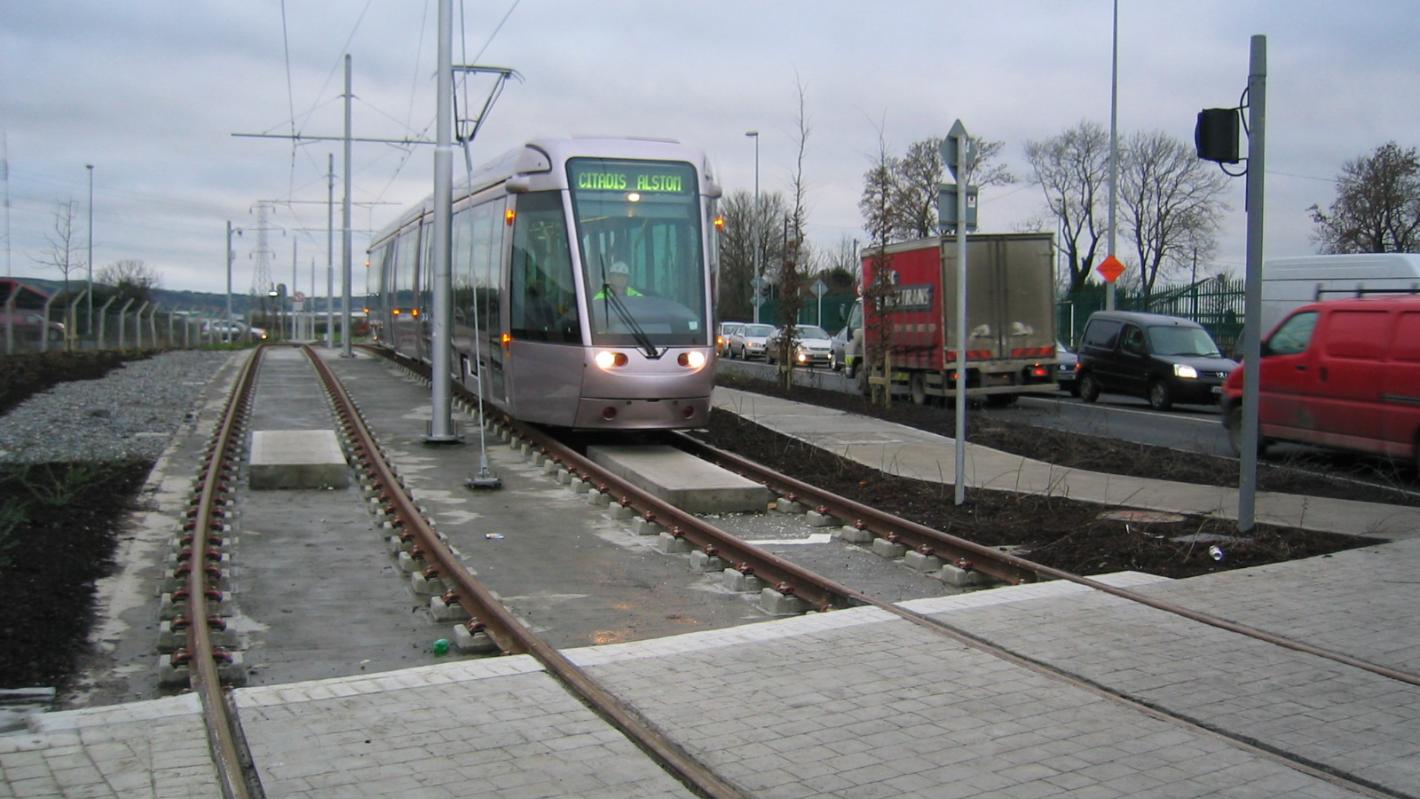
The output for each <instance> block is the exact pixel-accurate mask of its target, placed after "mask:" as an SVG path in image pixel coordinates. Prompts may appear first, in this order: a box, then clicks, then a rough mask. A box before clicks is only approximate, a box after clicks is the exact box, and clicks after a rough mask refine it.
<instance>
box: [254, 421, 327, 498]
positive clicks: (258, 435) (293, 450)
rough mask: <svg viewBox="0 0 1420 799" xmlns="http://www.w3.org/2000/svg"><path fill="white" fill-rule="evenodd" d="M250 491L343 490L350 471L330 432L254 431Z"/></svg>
mask: <svg viewBox="0 0 1420 799" xmlns="http://www.w3.org/2000/svg"><path fill="white" fill-rule="evenodd" d="M250 463H251V472H250V480H251V487H252V488H253V489H254V490H267V489H297V488H345V487H347V486H349V485H350V469H349V467H348V465H347V464H346V462H345V453H344V452H342V451H341V449H340V442H339V440H337V439H336V437H335V431H334V430H257V431H255V432H253V433H252V443H251V458H250Z"/></svg>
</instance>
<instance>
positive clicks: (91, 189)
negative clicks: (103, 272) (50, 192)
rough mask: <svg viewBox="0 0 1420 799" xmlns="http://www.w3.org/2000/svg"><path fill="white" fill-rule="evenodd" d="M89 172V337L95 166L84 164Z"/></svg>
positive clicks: (92, 303)
mask: <svg viewBox="0 0 1420 799" xmlns="http://www.w3.org/2000/svg"><path fill="white" fill-rule="evenodd" d="M84 168H85V169H87V170H89V300H88V303H89V335H91V336H92V335H93V334H94V165H93V164H84Z"/></svg>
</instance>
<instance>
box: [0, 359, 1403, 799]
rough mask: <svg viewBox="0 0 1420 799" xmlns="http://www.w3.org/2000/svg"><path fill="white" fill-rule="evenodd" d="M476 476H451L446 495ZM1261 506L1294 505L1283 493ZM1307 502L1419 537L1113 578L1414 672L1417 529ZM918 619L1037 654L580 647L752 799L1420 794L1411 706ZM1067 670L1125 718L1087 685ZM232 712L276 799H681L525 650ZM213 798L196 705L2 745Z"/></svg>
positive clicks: (1202, 637)
mask: <svg viewBox="0 0 1420 799" xmlns="http://www.w3.org/2000/svg"><path fill="white" fill-rule="evenodd" d="M352 390H353V391H355V393H356V395H357V399H361V398H362V397H361V395H362V393H368V392H376V393H380V394H382V395H383V394H385V393H386V392H393V391H403V392H410V391H416V390H417V389H415V388H413V387H411V386H410V385H409V384H406V383H402V382H399V381H390V382H388V383H381V382H378V381H365V382H363V383H356V384H354V385H352ZM717 399H718V400H719V401H720V402H727V403H731V404H732V405H734V406H735V407H737V408H739V409H741V410H742V411H743V412H745V413H746V415H750V416H752V417H754V418H756V419H757V420H759V421H761V422H762V423H766V424H770V425H771V426H774V427H775V428H776V429H780V430H783V431H785V432H790V433H792V434H794V435H797V436H799V437H801V438H805V439H806V440H814V441H816V442H823V445H825V446H829V447H831V448H832V449H834V450H835V451H838V452H843V451H849V452H852V453H856V454H855V457H857V458H858V459H859V460H864V462H867V463H870V464H871V465H879V466H883V467H884V468H887V469H888V470H889V471H894V472H897V473H902V474H914V475H918V476H924V475H925V476H930V478H931V479H936V478H937V476H938V474H939V472H938V469H939V468H941V469H945V470H948V471H945V472H942V473H945V474H949V470H950V465H951V457H950V448H949V446H948V444H949V443H950V442H946V440H945V439H939V438H936V437H925V436H924V435H923V434H920V433H917V432H916V431H910V430H907V429H906V428H900V427H896V426H891V425H883V424H881V423H877V422H872V421H871V420H863V419H860V418H856V417H851V416H845V415H842V414H834V413H833V412H828V411H823V410H821V409H806V408H803V407H794V406H793V405H791V404H787V403H780V402H779V401H777V400H767V399H765V398H762V397H752V396H749V395H740V394H735V393H733V392H728V391H726V392H724V395H723V396H721V395H720V392H717ZM944 442H945V443H944ZM888 453H893V454H892V455H889V454H888ZM496 455H497V453H495V457H496ZM874 458H876V459H877V460H878V462H876V463H874V461H873V459H874ZM884 460H889V461H890V462H883V461H884ZM971 465H972V469H973V472H972V473H973V474H975V475H982V476H983V477H981V478H980V479H979V480H978V481H976V482H975V483H974V484H977V485H988V484H993V485H994V484H999V483H1001V482H1005V481H1009V482H1011V483H1012V484H1014V483H1016V481H1020V483H1021V484H1022V485H1035V486H1040V487H1041V488H1042V489H1044V490H1055V491H1057V493H1069V495H1070V496H1072V497H1076V498H1085V497H1086V496H1090V492H1092V491H1099V492H1101V494H1100V496H1101V501H1111V502H1113V501H1123V500H1122V499H1121V498H1123V497H1128V498H1130V500H1131V504H1146V501H1147V504H1148V505H1149V506H1151V507H1153V506H1162V507H1165V508H1171V509H1178V510H1191V511H1197V510H1199V508H1198V507H1197V506H1194V507H1176V506H1177V504H1184V505H1186V504H1187V500H1188V499H1189V498H1190V497H1192V496H1194V495H1193V494H1191V493H1190V489H1188V488H1185V487H1174V486H1172V485H1171V484H1166V483H1159V482H1158V481H1149V480H1137V479H1135V478H1121V477H1113V478H1109V479H1102V478H1101V477H1100V476H1098V475H1089V474H1085V473H1076V472H1070V471H1066V470H1059V469H1053V467H1049V466H1047V465H1045V464H1034V463H1031V462H1029V461H1024V460H1023V459H1019V458H1012V457H1011V456H1002V455H1000V454H999V453H992V452H990V451H989V450H983V449H980V448H973V451H972V454H971ZM1042 470H1043V471H1042ZM465 471H466V470H450V475H449V479H450V481H454V482H456V481H459V480H462V478H463V477H464V476H465ZM454 482H451V485H450V488H449V490H450V491H457V490H458V487H457V486H456V485H455V484H454ZM554 490H565V489H555V488H553V487H551V486H549V488H548V491H549V492H551V491H554ZM1209 491H1215V490H1212V489H1210V490H1209ZM1111 498H1112V499H1111ZM1267 499H1268V500H1269V501H1270V502H1271V503H1273V504H1275V506H1276V510H1275V511H1274V512H1279V513H1280V512H1282V511H1283V510H1285V506H1286V504H1287V499H1286V498H1273V497H1268V498H1267ZM1291 501H1292V502H1293V503H1294V504H1297V501H1296V500H1295V498H1293V499H1292V500H1291ZM1311 504H1312V508H1311V510H1310V512H1308V513H1307V514H1306V515H1307V517H1308V519H1307V521H1308V522H1309V523H1308V524H1307V526H1315V524H1316V523H1317V520H1331V521H1330V522H1329V523H1331V524H1334V527H1331V528H1328V529H1336V530H1337V531H1339V532H1367V531H1372V532H1373V531H1374V529H1379V528H1380V527H1384V528H1385V529H1386V530H1387V531H1388V535H1392V536H1393V537H1396V538H1404V539H1406V540H1399V541H1396V542H1394V543H1386V544H1378V545H1376V546H1372V547H1367V548H1364V549H1358V550H1350V551H1346V552H1340V553H1336V554H1335V555H1331V556H1327V557H1324V558H1315V559H1310V560H1306V561H1300V562H1294V563H1282V564H1275V565H1272V566H1268V567H1264V568H1260V569H1246V570H1239V571H1231V572H1226V573H1221V574H1216V575H1211V576H1209V577H1206V578H1195V579H1191V580H1181V581H1171V580H1165V579H1161V578H1157V577H1152V576H1149V575H1142V574H1134V573H1127V574H1118V575H1109V576H1105V577H1102V578H1101V579H1104V580H1106V581H1108V582H1111V583H1113V584H1116V585H1125V586H1129V587H1132V588H1134V589H1135V590H1139V591H1145V592H1149V593H1153V594H1158V595H1162V596H1166V597H1168V598H1170V599H1173V600H1176V601H1179V602H1183V603H1185V604H1188V605H1190V606H1192V607H1195V608H1199V609H1204V610H1210V611H1213V612H1216V613H1219V614H1222V615H1225V616H1228V617H1229V618H1233V619H1235V620H1238V621H1241V622H1244V623H1248V624H1253V625H1256V626H1260V627H1263V628H1266V629H1268V630H1270V631H1272V632H1276V633H1281V634H1291V635H1295V636H1299V637H1307V638H1308V639H1310V640H1313V641H1314V642H1316V643H1319V644H1321V645H1323V646H1329V647H1333V648H1337V649H1344V650H1346V651H1347V652H1348V653H1349V654H1352V655H1355V656H1357V657H1360V658H1363V659H1369V660H1373V661H1376V662H1379V663H1384V664H1386V665H1389V666H1392V667H1394V668H1397V669H1405V670H1409V671H1411V672H1415V671H1420V621H1417V618H1420V614H1416V613H1414V612H1413V608H1414V604H1415V603H1414V596H1415V590H1414V589H1415V582H1414V576H1413V575H1414V574H1415V573H1416V568H1415V567H1416V564H1417V562H1420V539H1416V538H1413V537H1412V536H1413V533H1414V524H1413V520H1414V519H1415V515H1414V513H1413V512H1412V511H1410V510H1408V509H1394V508H1385V507H1378V506H1372V505H1365V504H1362V503H1337V502H1335V501H1330V500H1326V501H1323V500H1312V501H1311ZM1294 510H1295V509H1294ZM1402 520H1411V522H1410V527H1409V528H1406V527H1405V526H1404V524H1403V523H1402ZM1392 530H1393V532H1391V531H1392ZM625 535H632V534H631V533H630V532H629V531H627V532H625ZM664 557H666V558H673V557H679V556H669V555H667V556H664ZM907 604H908V605H909V606H910V607H912V608H914V609H916V610H919V611H922V612H925V613H928V614H931V615H932V616H933V617H934V618H937V619H939V620H941V621H943V622H944V623H946V624H947V625H949V626H951V627H953V628H956V629H959V630H962V631H965V632H968V633H970V635H972V636H975V637H977V638H979V639H984V640H986V641H989V642H990V643H991V644H992V645H994V646H996V647H999V648H1001V649H1003V650H1006V651H1008V652H1010V651H1015V652H1018V653H1019V654H1020V655H1022V656H1027V657H1028V658H1029V659H1030V662H1025V661H1022V660H1013V659H1010V658H1005V659H1003V658H1001V657H998V656H996V655H993V654H990V653H988V652H987V651H984V650H983V649H982V648H980V647H977V646H971V645H968V644H966V643H963V642H962V641H959V640H954V639H951V638H947V637H943V636H941V635H938V634H936V633H934V632H932V631H930V630H927V629H924V628H922V627H920V626H917V625H914V624H911V623H909V622H906V621H903V620H901V619H898V618H896V617H894V616H890V615H888V614H886V613H884V612H882V611H879V610H876V609H873V608H855V609H851V610H844V611H835V612H833V613H826V614H810V615H806V616H801V617H795V618H789V619H784V620H780V621H774V622H767V623H760V624H752V625H744V626H738V627H733V628H729V629H720V630H714V631H706V632H697V633H690V634H685V635H678V636H669V637H662V638H657V639H654V640H648V641H641V642H636V643H626V644H616V645H608V646H600V647H587V648H581V649H575V650H572V651H571V652H570V653H569V655H570V657H572V659H573V660H574V661H576V662H578V663H580V664H582V665H583V666H584V667H585V668H587V669H589V670H590V672H591V673H592V675H593V676H594V677H596V678H598V679H600V680H603V681H604V682H605V683H606V685H607V686H608V687H609V688H611V689H612V690H613V691H615V692H617V693H618V694H619V695H621V696H623V697H624V698H625V699H626V700H627V701H628V702H629V703H630V704H632V706H633V707H635V708H636V709H637V710H638V711H639V712H640V713H642V714H643V715H644V716H645V717H646V718H647V719H648V720H649V721H651V723H653V724H655V725H657V726H659V727H660V728H662V729H663V730H665V731H667V732H668V733H670V734H671V735H672V736H673V737H674V738H675V739H676V740H677V741H679V742H680V743H681V744H682V745H683V746H684V747H685V748H686V749H687V750H689V751H690V752H691V753H692V754H694V755H696V756H698V757H700V758H702V759H703V760H704V761H705V762H706V763H708V764H709V765H711V766H712V767H713V768H715V769H716V770H717V771H718V772H719V773H721V774H722V775H724V776H725V777H727V778H729V779H731V780H733V781H735V782H736V783H738V784H739V785H740V786H742V787H743V788H744V789H745V791H746V792H747V793H748V794H750V795H753V796H758V797H785V798H786V799H787V798H790V797H808V796H844V797H920V798H921V799H926V797H935V798H940V797H965V796H983V797H985V796H990V797H1015V798H1016V799H1028V798H1029V797H1048V796H1071V797H1101V798H1107V797H1132V796H1165V797H1216V796H1237V797H1244V796H1268V797H1271V796H1289V797H1291V796H1301V797H1343V796H1362V795H1378V794H1377V793H1374V792H1361V793H1358V792H1355V791H1353V790H1350V789H1348V788H1347V787H1345V786H1343V785H1340V784H1338V783H1337V780H1336V776H1335V775H1340V776H1342V777H1345V778H1350V779H1354V780H1357V781H1359V782H1361V783H1364V784H1367V785H1371V786H1375V787H1376V788H1377V789H1378V790H1379V791H1380V792H1382V793H1383V794H1384V795H1389V796H1400V797H1405V796H1417V795H1420V789H1417V786H1420V688H1417V687H1416V686H1413V685H1409V684H1407V683H1404V682H1397V681H1393V680H1387V679H1384V678H1381V677H1379V676H1377V675H1375V674H1372V673H1371V672H1368V671H1363V670H1360V669H1355V668H1352V667H1347V666H1343V665H1340V664H1337V663H1335V662H1334V661H1330V660H1325V659H1321V658H1317V657H1314V656H1310V655H1303V654H1300V653H1296V652H1293V651H1291V650H1288V649H1282V648H1280V647H1276V646H1271V645H1267V644H1261V643H1256V642H1253V641H1251V640H1248V639H1244V638H1241V637H1239V636H1236V635H1234V634H1232V633H1227V632H1223V631H1220V630H1215V629H1213V628H1209V627H1204V626H1201V625H1197V624H1194V623H1190V622H1185V621H1183V620H1182V619H1179V618H1177V617H1174V616H1171V615H1169V614H1166V613H1163V612H1161V611H1156V610H1152V609H1149V608H1143V607H1140V606H1137V605H1134V604H1131V603H1127V602H1124V601H1122V600H1119V599H1116V598H1113V597H1110V596H1103V595H1099V594H1097V593H1095V592H1091V591H1089V590H1087V589H1085V588H1082V587H1080V586H1076V585H1073V584H1067V583H1042V584H1034V585H1024V586H1015V587H1010V588H1000V589H996V590H990V591H978V592H974V593H969V594H963V595H958V596H952V597H944V598H935V599H927V600H917V601H913V602H910V603H907ZM1055 670H1059V671H1065V672H1071V673H1078V674H1081V675H1083V676H1085V677H1086V678H1087V679H1088V680H1090V681H1091V682H1092V683H1093V684H1094V685H1095V686H1098V687H1101V688H1108V689H1111V690H1116V691H1121V692H1123V693H1125V694H1126V695H1127V696H1128V697H1129V699H1127V700H1120V699H1117V698H1112V697H1110V696H1107V695H1105V694H1104V693H1103V692H1101V691H1100V690H1096V689H1095V688H1090V687H1083V688H1082V687H1078V686H1075V685H1071V684H1068V683H1066V682H1064V681H1063V680H1061V679H1060V678H1059V677H1058V676H1056V674H1055V673H1054V672H1055ZM233 693H234V700H235V702H236V704H237V706H238V707H239V708H240V713H241V718H242V721H243V724H244V728H245V732H246V735H247V737H248V739H249V741H250V742H251V744H252V746H253V748H254V752H255V759H256V767H257V769H258V771H259V773H260V774H261V777H262V780H263V784H264V786H265V789H266V791H267V795H268V796H272V797H349V796H401V795H417V796H421V797H424V796H432V797H440V796H449V797H452V796H468V795H478V796H496V797H557V796H567V797H572V796H608V797H611V796H615V797H622V796H633V797H635V796H676V795H684V794H685V791H684V789H683V788H682V787H681V786H679V785H678V784H677V783H675V782H674V781H673V780H671V779H670V778H669V777H667V776H666V775H665V774H664V773H662V772H661V771H660V770H659V769H658V768H657V767H656V766H655V765H654V764H653V763H651V761H650V760H649V759H648V758H647V757H646V756H645V755H644V754H643V753H641V752H640V751H639V750H638V749H636V748H635V747H634V746H632V745H631V744H630V743H629V742H627V741H626V740H625V739H624V738H622V737H621V736H620V735H619V734H618V733H616V732H615V731H614V730H611V729H609V728H608V727H607V726H606V725H605V724H604V723H603V722H601V720H600V719H598V718H597V717H596V716H594V715H593V714H591V713H590V712H589V711H587V710H586V709H585V708H584V707H583V706H582V705H581V704H580V703H579V702H577V701H576V700H574V699H572V698H570V697H569V696H568V695H567V694H566V693H565V692H563V691H562V690H561V689H560V688H559V686H558V685H557V684H556V683H555V682H554V681H553V680H552V679H551V678H550V677H548V676H547V675H546V674H545V673H544V672H543V671H542V670H541V669H540V667H539V666H538V665H537V664H536V663H535V662H533V661H532V660H531V659H529V658H526V657H506V658H496V659H487V660H463V661H450V662H447V663H442V664H439V665H435V666H424V667H420V668H414V669H406V670H402V671H393V672H386V673H382V674H371V675H360V676H358V677H346V678H340V679H332V680H321V681H313V682H304V683H294V684H287V685H272V686H261V687H252V688H244V689H239V690H237V691H234V692H233ZM1170 715H1172V716H1181V717H1183V718H1184V719H1186V720H1187V721H1185V722H1182V723H1181V722H1179V721H1178V720H1176V719H1174V718H1170V717H1168V716H1170ZM212 795H215V786H214V784H213V781H212V775H211V767H210V765H208V762H207V758H206V747H205V741H204V740H203V737H202V733H201V731H200V728H199V727H198V726H197V707H196V705H195V702H194V701H193V700H192V699H191V698H190V697H178V698H174V699H165V700H157V701H153V702H140V703H133V704H129V705H121V706H113V707H106V708H96V709H92V710H83V711H70V712H64V713H52V714H47V715H45V716H42V717H38V718H36V719H35V720H34V721H33V722H32V724H31V726H30V729H29V730H27V731H25V732H23V733H16V734H13V735H5V736H0V799H8V797H20V796H73V797H95V796H99V797H107V796H114V797H118V796H122V797H130V796H155V797H156V796H162V797H167V796H174V797H178V796H212Z"/></svg>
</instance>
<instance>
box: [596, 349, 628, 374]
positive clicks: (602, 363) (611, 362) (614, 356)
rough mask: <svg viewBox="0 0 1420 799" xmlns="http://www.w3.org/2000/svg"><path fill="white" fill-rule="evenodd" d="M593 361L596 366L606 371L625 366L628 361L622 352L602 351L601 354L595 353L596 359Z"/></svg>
mask: <svg viewBox="0 0 1420 799" xmlns="http://www.w3.org/2000/svg"><path fill="white" fill-rule="evenodd" d="M594 360H596V362H597V366H599V367H601V368H602V369H605V370H607V371H611V370H612V369H616V368H618V367H622V366H625V365H626V364H627V362H628V360H629V359H628V358H627V357H626V353H624V352H613V351H611V350H602V351H601V352H598V353H597V355H596V358H595V359H594Z"/></svg>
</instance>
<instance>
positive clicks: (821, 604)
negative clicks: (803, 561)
mask: <svg viewBox="0 0 1420 799" xmlns="http://www.w3.org/2000/svg"><path fill="white" fill-rule="evenodd" d="M500 413H501V412H500ZM503 418H504V424H506V425H508V426H509V428H510V429H512V430H514V431H515V434H516V435H518V436H520V437H522V438H524V439H526V440H527V441H528V442H530V443H531V444H532V445H534V446H536V447H537V448H538V449H539V450H540V451H542V452H543V453H545V454H547V455H548V456H549V457H550V458H552V460H553V461H554V462H556V463H560V464H562V465H563V466H565V467H566V468H567V469H568V470H569V471H571V472H572V473H573V475H574V476H578V477H582V478H585V479H587V480H589V481H590V482H591V483H592V484H593V485H594V486H596V489H597V490H598V491H601V492H602V493H604V494H610V495H612V496H614V497H615V498H616V499H617V501H619V502H620V503H621V504H622V505H625V506H627V507H630V508H632V509H633V510H635V511H638V512H639V513H641V516H642V518H643V519H646V520H647V521H651V522H655V523H656V524H659V525H660V526H662V527H664V528H666V530H667V532H669V533H670V534H671V535H672V536H675V537H676V538H683V539H685V540H686V541H688V542H690V543H691V544H693V545H694V546H696V547H697V548H699V549H700V550H701V551H702V552H705V553H706V554H707V555H711V556H720V557H721V558H722V559H723V560H725V561H727V562H728V563H729V564H730V567H731V568H734V569H736V570H738V571H740V572H741V573H743V574H746V575H753V576H755V577H758V578H759V579H760V580H761V581H762V582H764V583H765V584H766V585H768V586H769V587H770V588H774V589H775V590H778V591H779V592H780V593H784V594H792V595H793V596H795V597H798V598H799V599H801V600H803V601H804V602H806V603H808V604H810V605H812V606H813V607H814V608H815V609H816V610H832V609H834V608H846V607H852V606H854V605H861V604H865V603H866V597H864V596H863V595H862V594H859V593H858V592H857V591H854V590H853V589H851V588H849V587H847V586H845V585H842V584H840V583H837V582H835V581H833V580H830V579H828V578H826V577H823V576H821V575H818V574H815V573H813V572H811V571H809V570H808V569H805V568H804V567H802V566H799V565H798V564H796V563H793V562H792V561H789V560H786V559H784V558H781V557H779V556H777V555H774V554H772V553H770V552H767V551H765V550H764V549H761V548H760V547H756V546H754V545H753V544H751V543H749V542H747V541H745V540H744V539H742V538H739V537H738V536H734V535H731V534H729V533H727V532H725V531H724V530H721V529H720V528H718V527H716V526H714V525H713V524H710V523H709V522H706V521H705V520H703V519H701V518H699V517H697V516H695V515H694V514H692V513H687V512H686V511H684V510H681V509H680V508H678V507H676V506H675V505H672V504H671V503H669V502H666V501H665V500H663V499H661V498H660V497H657V496H654V495H652V494H650V493H647V492H646V491H644V490H642V489H641V488H639V487H638V486H636V485H635V484H634V483H632V482H631V481H629V480H626V479H625V478H623V477H621V476H619V475H617V474H614V473H613V472H611V471H609V470H607V469H606V468H605V467H603V466H601V465H600V464H598V463H596V462H594V461H592V460H591V459H590V458H588V457H587V456H585V455H583V454H581V453H579V452H577V451H576V450H574V449H572V448H571V447H570V446H568V445H566V444H564V443H562V442H561V441H558V440H557V439H556V438H554V437H552V436H551V435H549V434H547V433H545V432H543V431H542V430H538V429H536V428H534V427H531V426H529V425H526V424H523V423H521V422H518V421H516V420H513V419H510V418H508V417H507V416H504V417H503Z"/></svg>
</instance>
